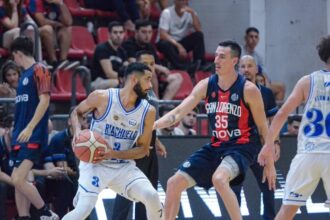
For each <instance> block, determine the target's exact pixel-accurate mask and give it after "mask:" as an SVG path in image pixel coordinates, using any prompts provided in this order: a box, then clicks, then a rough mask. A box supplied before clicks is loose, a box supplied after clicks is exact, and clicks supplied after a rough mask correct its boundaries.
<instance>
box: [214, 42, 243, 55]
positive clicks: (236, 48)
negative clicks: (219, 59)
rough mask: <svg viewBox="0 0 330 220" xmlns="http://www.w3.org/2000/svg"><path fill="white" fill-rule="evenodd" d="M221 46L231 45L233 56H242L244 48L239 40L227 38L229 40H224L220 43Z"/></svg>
mask: <svg viewBox="0 0 330 220" xmlns="http://www.w3.org/2000/svg"><path fill="white" fill-rule="evenodd" d="M219 46H221V47H230V49H231V56H232V57H238V59H239V58H240V57H241V53H242V49H241V46H240V45H239V44H238V43H237V42H235V41H231V40H227V41H223V42H221V43H219Z"/></svg>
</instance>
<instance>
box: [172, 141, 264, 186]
mask: <svg viewBox="0 0 330 220" xmlns="http://www.w3.org/2000/svg"><path fill="white" fill-rule="evenodd" d="M259 150H260V144H256V143H253V144H239V145H231V146H228V147H219V148H215V147H212V146H211V144H206V145H204V146H203V147H202V148H201V149H200V150H198V151H196V152H195V153H193V154H192V155H191V156H190V157H189V158H188V159H187V160H186V161H185V162H183V163H182V164H181V165H180V167H179V170H180V171H182V172H185V173H187V174H188V175H189V176H190V177H192V178H193V179H194V180H195V182H196V185H197V186H200V187H203V188H206V189H209V188H211V187H212V186H213V184H212V175H213V174H214V172H215V170H216V169H217V168H218V166H219V165H220V163H221V161H222V160H223V158H225V157H226V156H231V157H232V158H233V159H234V161H235V162H236V163H237V165H238V166H239V175H238V176H237V177H236V178H234V179H233V180H232V181H231V182H230V185H239V184H241V183H242V182H243V181H244V178H245V174H246V172H247V170H248V168H249V167H250V165H252V163H253V162H254V161H255V158H256V156H257V154H258V152H259Z"/></svg>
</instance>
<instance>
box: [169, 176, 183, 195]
mask: <svg viewBox="0 0 330 220" xmlns="http://www.w3.org/2000/svg"><path fill="white" fill-rule="evenodd" d="M180 185H182V184H181V181H180V179H179V178H178V176H177V175H174V176H172V177H171V178H169V179H168V180H167V186H166V187H167V190H166V191H172V192H173V191H175V192H182V191H183V190H184V189H183V187H180Z"/></svg>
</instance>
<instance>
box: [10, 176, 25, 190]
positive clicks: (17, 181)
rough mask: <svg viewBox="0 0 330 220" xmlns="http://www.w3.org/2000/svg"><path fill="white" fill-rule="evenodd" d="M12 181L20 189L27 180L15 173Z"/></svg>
mask: <svg viewBox="0 0 330 220" xmlns="http://www.w3.org/2000/svg"><path fill="white" fill-rule="evenodd" d="M11 180H12V182H13V185H14V186H15V188H19V187H20V186H21V185H22V184H23V183H24V181H25V179H24V178H23V177H22V176H21V175H17V174H16V173H13V175H12V176H11Z"/></svg>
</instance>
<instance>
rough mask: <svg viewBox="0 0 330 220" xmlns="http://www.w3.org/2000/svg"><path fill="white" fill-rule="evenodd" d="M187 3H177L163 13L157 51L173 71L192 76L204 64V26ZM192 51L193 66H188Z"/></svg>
mask: <svg viewBox="0 0 330 220" xmlns="http://www.w3.org/2000/svg"><path fill="white" fill-rule="evenodd" d="M188 2H189V1H188V0H174V5H172V6H170V7H168V8H166V9H165V10H164V11H163V12H162V14H161V16H160V21H159V37H158V42H157V47H158V49H159V51H160V52H162V53H163V54H164V55H165V57H166V59H167V60H169V61H170V63H171V64H172V67H173V68H175V69H180V70H187V71H188V72H189V73H190V74H191V75H193V74H194V72H195V71H196V70H197V69H199V67H200V65H201V64H204V62H205V60H204V54H205V46H204V35H203V33H202V28H201V23H200V21H199V18H198V16H197V13H196V12H195V11H194V10H193V9H192V8H190V7H189V6H188ZM190 51H193V62H194V65H191V64H189V63H187V62H185V60H186V59H187V53H188V52H190Z"/></svg>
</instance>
